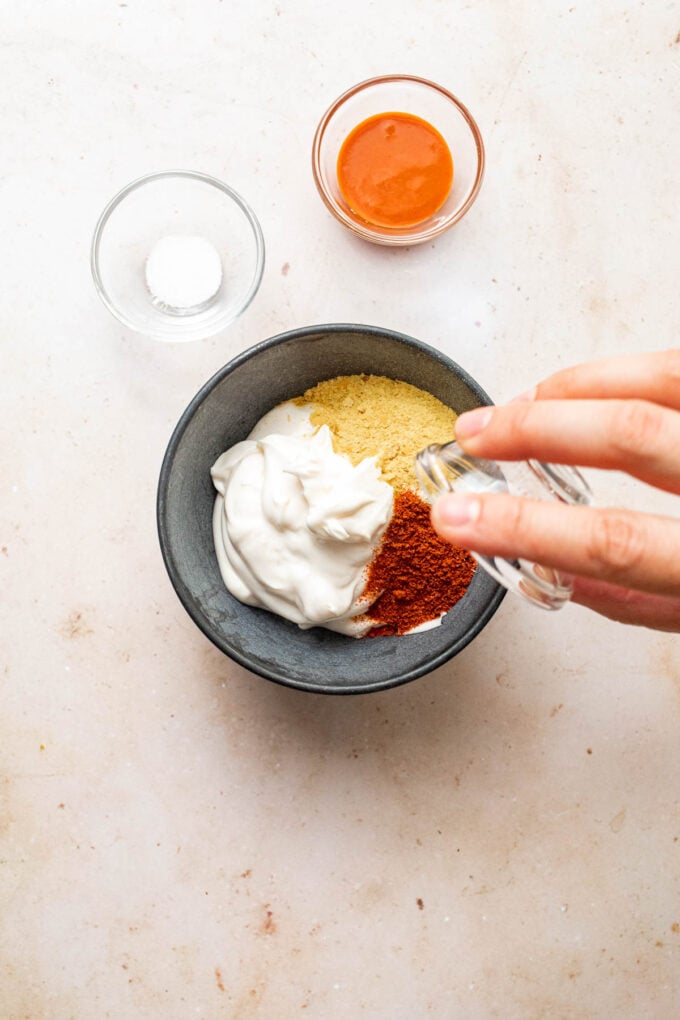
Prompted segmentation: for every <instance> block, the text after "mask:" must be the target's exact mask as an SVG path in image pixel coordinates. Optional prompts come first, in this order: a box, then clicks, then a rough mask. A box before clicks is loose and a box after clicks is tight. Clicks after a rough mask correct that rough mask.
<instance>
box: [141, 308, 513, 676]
mask: <svg viewBox="0 0 680 1020" xmlns="http://www.w3.org/2000/svg"><path fill="white" fill-rule="evenodd" d="M362 373H365V374H370V375H383V376H388V377H390V378H393V379H401V380H403V381H405V382H408V383H411V384H412V385H414V386H417V387H419V388H420V389H423V390H426V391H428V392H429V393H432V394H434V396H435V397H437V398H438V399H439V400H441V401H442V402H443V403H444V404H446V405H447V406H449V407H452V408H453V409H454V410H455V411H456V412H460V413H462V412H463V411H468V410H471V409H472V408H473V407H479V406H481V405H483V404H489V403H491V401H490V399H489V397H488V396H487V394H486V393H485V392H484V390H482V389H481V387H480V386H479V385H478V384H477V383H476V382H475V381H474V380H473V379H472V378H471V377H470V376H469V375H468V374H467V372H465V371H464V370H463V369H462V368H460V367H459V366H458V365H457V364H456V363H455V362H453V361H451V360H450V359H449V358H447V357H446V356H445V355H443V354H441V353H440V352H439V351H437V350H435V349H434V348H432V347H428V346H427V345H426V344H423V343H421V342H420V341H418V340H414V339H413V338H411V337H408V336H404V335H403V334H400V333H396V332H393V331H391V330H386V329H381V328H378V327H374V326H359V325H344V324H330V325H320V326H309V327H306V328H303V329H296V330H292V331H291V332H288V333H282V334H281V335H279V336H276V337H273V338H271V339H269V340H265V341H264V342H262V343H260V344H257V345H256V346H254V347H251V348H250V349H249V350H247V351H245V352H244V353H243V354H241V355H239V356H238V357H236V358H234V359H233V361H230V362H229V364H227V365H225V366H224V367H223V368H221V369H220V370H219V371H218V372H217V373H216V374H215V375H214V376H213V377H212V379H210V380H209V381H208V382H207V383H206V384H205V386H203V388H202V389H201V390H200V391H199V392H198V393H197V394H196V396H195V397H194V399H193V400H192V401H191V403H190V404H189V406H188V407H187V409H186V411H185V412H184V414H183V415H182V417H181V418H180V420H179V422H178V424H177V426H176V428H175V431H174V432H173V435H172V437H171V439H170V443H169V445H168V448H167V451H166V454H165V457H164V460H163V465H162V468H161V473H160V479H159V484H158V500H157V520H158V533H159V538H160V544H161V550H162V553H163V559H164V561H165V565H166V568H167V570H168V573H169V575H170V580H171V581H172V584H173V586H174V588H175V591H176V592H177V595H178V596H179V599H180V601H181V602H182V604H183V605H184V607H185V609H186V610H187V612H188V613H189V615H190V616H191V618H192V619H193V620H194V622H195V623H196V624H197V625H198V627H200V629H201V630H202V631H203V633H204V634H205V635H206V637H208V638H210V640H211V641H212V642H213V643H214V644H215V645H216V646H217V647H218V648H219V649H220V650H221V651H222V652H224V653H225V654H226V655H228V656H229V657H230V658H232V659H234V660H235V661H236V662H238V663H239V664H240V665H242V666H244V667H245V668H246V669H249V670H251V671H252V672H253V673H258V674H259V675H260V676H263V677H265V678H267V679H268V680H273V681H275V682H276V683H280V684H284V685H286V686H289V687H295V688H297V689H299V690H304V691H312V692H316V693H322V694H359V693H368V692H371V691H380V690H385V689H386V688H389V687H396V686H397V685H399V684H404V683H407V682H409V681H411V680H415V679H416V678H417V677H420V676H423V675H424V674H426V673H429V672H430V671H432V670H433V669H436V668H437V667H438V666H441V665H443V663H445V662H446V661H447V660H449V659H450V658H451V657H452V656H454V655H456V654H457V653H458V652H460V651H461V650H462V649H463V648H464V647H465V646H466V645H467V644H468V643H469V642H470V641H471V640H472V639H473V638H474V637H475V636H476V635H477V634H479V632H480V631H481V630H482V628H483V627H484V626H485V625H486V624H487V623H488V621H489V620H490V619H491V617H492V616H493V614H494V613H495V612H496V610H497V609H498V606H499V605H500V603H501V601H502V599H503V596H504V595H505V589H504V588H502V587H501V586H500V585H499V584H497V583H496V581H494V580H493V579H492V578H491V577H490V576H489V575H488V574H487V573H486V572H485V571H484V570H481V569H479V568H478V569H477V570H476V571H475V573H474V576H473V579H472V582H471V584H470V587H469V589H468V591H467V593H466V594H465V596H464V597H463V598H462V599H461V600H460V601H459V602H457V603H456V605H455V606H454V607H453V609H451V610H450V612H448V613H447V614H446V616H445V617H444V620H443V622H442V624H441V626H439V627H435V628H433V629H432V630H428V631H425V632H424V633H422V634H413V635H405V636H402V637H377V638H364V639H361V640H356V639H353V638H349V637H345V636H344V635H341V634H336V633H334V632H332V631H328V630H324V629H322V628H320V627H315V628H312V629H310V630H300V629H299V628H298V627H297V626H295V624H293V623H290V622H289V621H287V620H284V619H282V618H280V617H278V616H275V615H273V614H272V613H268V612H266V611H265V610H262V609H255V608H253V607H251V606H246V605H243V604H242V603H240V602H238V601H237V600H236V599H235V598H233V596H232V595H230V594H229V592H228V591H227V589H226V588H225V586H224V583H223V581H222V577H221V575H220V571H219V568H218V565H217V559H216V556H215V549H214V543H213V532H212V511H213V504H214V501H215V490H214V488H213V484H212V480H211V477H210V468H211V467H212V465H213V463H214V462H215V461H216V460H217V458H218V457H219V455H220V454H221V453H223V452H224V450H226V449H227V448H228V447H230V446H233V445H234V443H237V442H239V441H240V440H242V439H245V438H246V437H247V435H248V433H249V432H250V431H251V429H252V428H253V427H254V425H255V424H256V422H257V421H258V420H259V419H260V418H261V417H262V415H263V414H265V412H267V411H269V410H270V409H271V408H272V407H274V406H275V405H276V404H279V403H281V402H282V401H284V400H288V399H290V398H292V397H295V396H299V395H300V394H302V393H304V391H305V390H306V389H308V388H309V387H310V386H313V385H314V384H315V383H317V382H320V381H321V380H323V379H332V378H334V377H335V376H339V375H358V374H362Z"/></svg>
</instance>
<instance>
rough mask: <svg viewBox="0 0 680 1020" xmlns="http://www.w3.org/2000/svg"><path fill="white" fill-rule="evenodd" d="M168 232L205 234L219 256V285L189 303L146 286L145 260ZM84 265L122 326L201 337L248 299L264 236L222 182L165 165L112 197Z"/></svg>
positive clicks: (160, 336)
mask: <svg viewBox="0 0 680 1020" xmlns="http://www.w3.org/2000/svg"><path fill="white" fill-rule="evenodd" d="M172 235H180V236H181V235H185V236H188V237H197V236H198V237H202V238H205V240H206V241H208V242H209V243H210V244H212V245H213V247H214V248H215V250H216V251H217V252H218V254H219V256H220V261H221V263H222V282H221V284H220V287H219V289H218V290H217V292H216V293H215V295H214V296H213V297H212V298H211V299H210V300H209V301H207V302H205V303H204V304H202V305H200V306H199V307H197V308H196V309H195V310H189V311H187V310H186V309H184V310H176V311H173V310H172V309H170V308H167V307H162V306H159V304H158V303H157V302H156V303H154V300H153V299H152V295H151V293H150V291H149V289H148V287H147V283H146V276H145V263H146V259H147V257H148V255H149V253H150V251H151V250H152V249H153V247H154V245H155V244H156V242H157V241H159V240H160V239H161V238H163V237H167V236H172ZM91 267H92V276H93V278H94V284H95V287H96V288H97V292H98V294H99V296H100V298H101V299H102V301H103V302H104V304H105V305H106V307H107V308H108V309H109V311H110V312H111V313H112V314H113V315H115V316H116V318H117V319H119V320H120V322H122V323H123V325H125V326H127V327H128V328H129V329H133V330H135V331H136V332H138V333H144V334H145V335H147V336H151V337H154V338H156V339H157V340H169V341H173V340H179V341H182V340H200V339H203V338H204V337H208V336H213V335H214V334H215V333H219V332H220V331H221V330H222V329H224V328H225V327H226V326H228V325H229V323H230V322H233V320H234V319H236V318H237V317H238V316H239V315H240V314H241V313H242V312H243V311H244V310H245V309H246V308H247V307H248V305H249V304H250V302H251V301H252V299H253V297H254V296H255V294H256V292H257V289H258V287H259V285H260V281H261V279H262V273H263V270H264V238H263V236H262V229H261V227H260V224H259V222H258V220H257V217H256V216H255V213H254V212H253V210H252V209H251V208H250V206H249V205H248V204H247V202H245V201H244V199H243V198H241V196H240V195H239V194H237V192H235V191H234V190H233V188H230V187H229V185H228V184H224V183H223V182H222V181H219V180H217V178H215V177H210V176H208V175H207V174H203V173H199V172H197V171H194V170H164V171H160V172H159V173H153V174H148V175H147V176H145V177H140V178H138V179H137V180H135V181H132V183H131V184H128V185H127V187H125V188H123V189H122V191H119V192H118V194H117V195H115V196H114V197H113V198H112V199H111V201H110V202H109V204H108V205H107V206H106V208H105V209H104V211H103V213H102V214H101V216H100V218H99V222H98V223H97V226H96V229H95V232H94V237H93V238H92V252H91Z"/></svg>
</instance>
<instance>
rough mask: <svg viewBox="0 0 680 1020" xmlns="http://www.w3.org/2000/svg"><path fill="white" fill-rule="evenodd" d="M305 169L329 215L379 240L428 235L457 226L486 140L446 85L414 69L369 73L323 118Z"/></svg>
mask: <svg viewBox="0 0 680 1020" xmlns="http://www.w3.org/2000/svg"><path fill="white" fill-rule="evenodd" d="M312 170H313V173H314V181H315V183H316V186H317V188H318V190H319V194H320V195H321V198H322V199H323V201H324V203H325V204H326V206H327V208H328V209H329V210H330V212H331V213H332V214H333V216H335V218H336V219H337V220H338V221H339V222H340V223H342V225H343V226H345V227H347V229H348V230H351V231H352V233H354V234H356V235H357V236H359V237H362V238H364V240H366V241H373V242H374V243H376V244H384V245H395V246H396V245H413V244H422V243H423V242H424V241H430V240H432V238H434V237H438V236H439V234H443V233H444V231H445V230H448V229H449V228H450V227H452V226H453V225H454V223H457V222H458V221H459V220H460V219H461V218H462V217H463V216H464V215H465V213H466V212H467V211H468V210H469V209H470V206H471V205H472V204H473V202H474V201H475V199H476V197H477V194H478V193H479V189H480V187H481V184H482V178H483V176H484V143H483V141H482V135H481V132H480V130H479V128H478V126H477V124H476V122H475V120H474V118H473V116H472V114H471V113H470V111H469V110H468V109H467V107H466V106H464V104H463V103H461V101H460V100H459V99H457V98H456V96H454V95H453V93H451V92H449V91H448V89H445V88H443V87H442V86H441V85H437V84H435V82H432V81H428V80H427V79H426V78H419V77H416V76H414V75H406V74H391V75H383V76H380V77H377V78H369V79H368V80H367V81H362V82H360V83H359V84H358V85H355V86H354V87H353V88H351V89H348V90H347V91H346V92H344V93H343V94H342V95H341V96H340V97H339V98H338V99H336V100H335V102H334V103H333V104H332V105H331V106H330V107H329V108H328V110H327V111H326V113H325V114H324V115H323V117H322V118H321V120H320V122H319V125H318V127H317V129H316V133H315V135H314V143H313V146H312Z"/></svg>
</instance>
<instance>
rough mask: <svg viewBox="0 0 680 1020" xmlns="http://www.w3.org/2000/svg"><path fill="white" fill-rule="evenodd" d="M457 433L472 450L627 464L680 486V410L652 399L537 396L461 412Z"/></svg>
mask: <svg viewBox="0 0 680 1020" xmlns="http://www.w3.org/2000/svg"><path fill="white" fill-rule="evenodd" d="M456 439H457V441H458V442H459V443H460V445H461V446H462V447H463V449H464V450H465V451H466V452H467V453H470V454H472V455H473V456H474V457H487V458H491V459H494V460H524V459H526V458H529V457H533V458H536V459H537V460H544V461H552V462H555V463H558V464H559V463H561V464H580V465H582V466H584V467H597V468H613V469H615V470H619V471H626V472H627V473H628V474H630V475H634V476H635V477H636V478H640V479H642V481H645V482H649V483H650V484H651V485H656V486H658V487H660V488H663V489H668V490H669V491H670V492H680V456H678V450H680V413H679V412H678V411H671V410H669V409H668V408H665V407H659V406H658V405H656V404H651V403H649V402H648V401H646V400H532V401H518V402H515V403H512V404H508V405H507V406H506V407H482V408H477V409H476V410H474V411H468V412H467V413H466V414H462V415H460V417H459V418H458V419H457V421H456Z"/></svg>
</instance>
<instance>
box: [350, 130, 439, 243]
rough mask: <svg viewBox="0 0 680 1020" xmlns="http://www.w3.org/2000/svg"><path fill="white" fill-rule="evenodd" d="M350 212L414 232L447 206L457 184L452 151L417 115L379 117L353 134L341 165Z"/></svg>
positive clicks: (371, 220) (378, 222)
mask: <svg viewBox="0 0 680 1020" xmlns="http://www.w3.org/2000/svg"><path fill="white" fill-rule="evenodd" d="M337 175H338V185H339V187H340V191H341V192H342V194H343V197H344V199H345V201H346V202H347V204H348V206H349V207H350V209H351V210H352V211H353V212H354V213H356V215H357V216H360V217H361V218H362V219H363V220H366V221H367V222H368V223H373V224H375V225H376V226H380V227H413V226H415V225H416V224H418V223H422V222H423V220H426V219H428V218H429V217H430V216H432V215H433V214H434V213H436V212H437V210H438V209H440V208H441V207H442V205H443V204H444V202H445V201H446V199H447V197H448V194H449V192H450V190H451V185H452V183H453V159H452V157H451V152H450V150H449V147H448V145H447V144H446V142H445V141H444V139H443V138H442V136H441V135H440V133H439V132H438V131H437V129H436V128H434V127H433V126H432V125H431V124H429V123H428V121H426V120H423V119H422V117H416V116H415V115H414V114H412V113H378V114H375V115H374V116H373V117H368V118H367V120H362V122H361V123H360V124H357V126H356V127H355V128H354V129H353V130H352V131H350V133H349V134H348V135H347V138H346V139H345V140H344V142H343V143H342V146H341V148H340V153H339V155H338V164H337Z"/></svg>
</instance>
